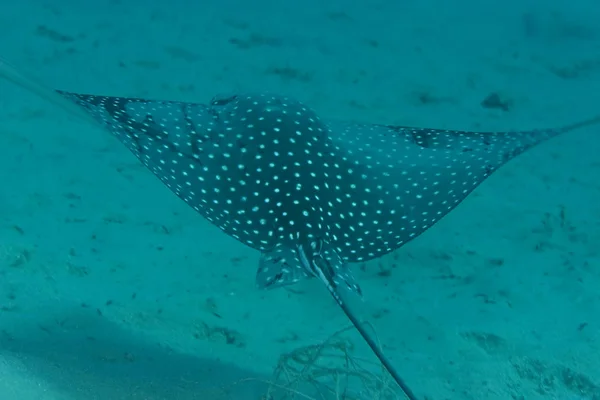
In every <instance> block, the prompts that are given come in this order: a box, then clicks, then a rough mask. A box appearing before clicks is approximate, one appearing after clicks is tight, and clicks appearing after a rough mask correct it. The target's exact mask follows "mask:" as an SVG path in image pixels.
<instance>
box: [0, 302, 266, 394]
mask: <svg viewBox="0 0 600 400" xmlns="http://www.w3.org/2000/svg"><path fill="white" fill-rule="evenodd" d="M32 319H33V318H32ZM57 321H59V322H58V323H57ZM60 321H64V322H62V323H61V322H60ZM4 322H7V321H6V320H5V321H4ZM12 322H14V321H11V325H12V326H9V325H7V324H5V323H2V325H1V327H0V353H2V354H7V355H11V356H13V357H17V358H18V359H20V360H21V361H22V362H23V363H24V365H25V366H26V367H27V368H28V369H29V371H30V372H31V374H33V375H35V376H37V377H38V378H39V379H43V380H44V381H46V382H48V383H49V384H50V385H52V386H53V387H55V388H56V390H57V392H59V393H63V394H64V395H65V397H68V398H69V399H78V400H79V399H82V400H96V399H98V400H142V399H143V400H166V399H169V400H191V399H194V400H230V399H231V400H233V399H235V400H238V399H239V400H256V399H259V398H260V397H261V395H263V394H264V393H265V389H266V385H265V384H264V383H261V381H264V380H266V379H268V377H265V376H257V375H256V373H255V372H253V371H247V370H243V369H240V368H238V367H236V366H234V365H228V364H225V363H222V362H220V361H218V360H211V359H205V358H201V357H195V356H192V355H188V354H183V353H180V352H177V351H174V350H172V349H169V348H168V347H165V346H161V345H158V344H156V343H151V342H149V341H145V340H144V339H143V338H142V337H140V336H137V335H136V334H135V333H131V332H127V331H126V330H124V329H122V328H121V327H119V326H118V325H116V324H114V323H111V322H110V321H108V320H107V319H106V318H103V317H100V316H98V315H96V314H95V313H93V312H91V310H82V311H79V310H77V311H76V312H74V313H70V314H68V313H67V314H65V313H63V314H62V315H54V316H52V318H49V320H48V321H42V322H41V323H40V322H38V321H36V322H31V323H30V322H28V321H21V322H20V323H18V324H16V325H14V324H12ZM44 322H48V323H47V324H45V323H44ZM248 378H254V379H257V380H251V381H247V382H244V383H240V384H237V385H236V384H235V383H236V382H239V381H241V380H244V379H248ZM0 395H1V394H0Z"/></svg>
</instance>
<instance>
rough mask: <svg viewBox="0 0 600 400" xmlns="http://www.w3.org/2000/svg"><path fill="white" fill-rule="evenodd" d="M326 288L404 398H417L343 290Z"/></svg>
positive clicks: (413, 399) (415, 399)
mask: <svg viewBox="0 0 600 400" xmlns="http://www.w3.org/2000/svg"><path fill="white" fill-rule="evenodd" d="M328 289H329V290H330V291H331V290H333V292H332V293H331V295H332V296H333V298H334V299H335V301H336V303H337V304H338V305H339V306H340V308H341V309H342V310H343V311H344V314H346V316H347V317H348V319H349V320H350V322H352V325H354V327H355V328H356V330H358V332H359V333H360V335H361V336H362V337H363V339H364V340H365V342H367V344H368V345H369V347H370V348H371V351H373V353H374V354H375V356H376V357H377V358H378V359H379V361H380V362H381V364H382V365H383V367H384V368H385V369H386V370H387V371H388V372H389V374H390V375H391V376H392V378H393V379H394V381H395V382H396V383H397V384H398V386H399V387H400V389H401V390H402V392H403V393H404V395H405V396H406V398H407V399H408V400H417V396H416V395H415V394H414V392H413V391H412V390H411V388H410V387H409V386H408V384H407V383H406V382H405V381H404V379H402V377H401V376H400V374H399V373H398V371H397V370H396V368H394V366H393V365H392V362H391V361H390V360H389V359H388V358H387V357H386V356H385V354H383V352H382V351H381V348H380V347H379V345H378V344H377V343H376V342H375V339H374V338H373V335H371V334H370V333H369V332H367V330H366V329H365V324H363V323H361V322H360V321H359V320H358V318H356V316H355V315H354V312H352V310H351V309H350V307H348V302H347V301H346V297H345V296H344V294H343V293H341V292H343V290H336V289H335V288H333V287H330V286H328Z"/></svg>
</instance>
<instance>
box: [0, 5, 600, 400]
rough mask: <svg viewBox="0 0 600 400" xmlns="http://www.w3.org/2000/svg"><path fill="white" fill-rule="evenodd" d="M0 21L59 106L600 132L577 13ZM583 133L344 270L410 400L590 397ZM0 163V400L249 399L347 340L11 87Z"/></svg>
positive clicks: (80, 131)
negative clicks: (296, 104) (250, 110)
mask: <svg viewBox="0 0 600 400" xmlns="http://www.w3.org/2000/svg"><path fill="white" fill-rule="evenodd" d="M5 3H6V4H5ZM5 3H3V4H2V5H0V35H1V36H0V37H1V38H2V40H0V55H1V56H2V57H4V58H6V59H7V60H10V61H11V62H12V63H14V64H15V65H18V66H19V67H22V68H23V69H24V70H26V71H27V72H29V73H30V74H31V75H33V76H35V77H36V78H38V79H39V80H40V81H41V82H43V83H44V84H45V85H48V86H50V87H54V88H60V89H64V90H70V91H74V92H83V93H96V94H105V95H113V96H130V97H145V98H153V99H168V100H179V101H190V102H200V103H206V102H208V101H209V100H210V99H211V97H212V96H213V95H215V94H218V93H232V92H238V91H244V92H253V91H261V92H262V91H266V92H273V93H282V94H286V95H291V96H294V97H297V98H299V99H301V100H302V101H305V102H306V103H308V104H310V105H311V106H312V107H313V108H314V109H315V110H316V111H317V112H318V113H319V114H321V115H323V116H327V117H328V118H329V117H330V118H342V119H351V120H357V121H362V122H371V123H385V124H396V125H408V126H424V127H437V128H448V129H450V128H453V129H467V130H486V131H487V130H503V129H509V130H511V129H519V130H521V129H530V128H537V127H552V126H561V125H564V124H568V123H572V122H575V121H579V120H581V119H585V118H588V117H591V116H594V115H597V114H598V113H599V112H600V109H599V107H598V93H600V56H599V54H600V53H599V49H600V28H599V27H598V25H597V22H596V21H598V20H600V8H598V7H597V6H596V5H595V3H594V2H592V1H583V0H580V1H577V2H567V1H554V2H551V3H549V2H546V3H544V5H543V6H540V5H539V3H538V2H533V1H532V2H527V3H524V2H515V4H511V3H506V2H505V3H502V4H497V5H491V4H483V3H482V2H467V1H462V2H453V3H450V2H442V1H441V0H437V1H421V2H392V1H379V2H360V3H352V4H348V3H347V2H328V3H326V4H325V5H323V4H321V3H319V2H315V3H314V4H312V3H309V2H302V3H300V2H289V1H288V2H281V1H279V2H275V1H265V0H263V1H258V2H241V1H222V2H210V3H208V2H196V3H192V2H189V1H187V2H186V1H183V0H174V1H171V2H164V3H163V2H152V3H148V2H127V1H121V2H119V1H98V2H94V3H93V4H92V3H91V2H79V1H62V2H54V3H45V2H38V1H23V2H20V3H16V2H14V3H10V4H8V2H5ZM594 7H596V8H594ZM486 99H487V101H486ZM498 100H499V101H498ZM598 129H600V128H593V127H592V128H586V129H582V130H581V131H576V132H571V133H568V134H566V135H564V136H562V137H559V138H556V139H553V140H552V141H550V142H548V143H544V144H542V145H540V146H539V147H537V148H536V149H534V150H532V151H530V152H528V153H527V154H525V155H523V156H520V157H518V158H516V159H515V160H514V161H511V162H510V163H509V164H507V165H506V166H505V167H503V168H502V169H500V171H498V172H497V173H495V174H494V176H492V177H491V178H490V179H489V180H488V181H486V182H485V183H484V184H483V185H482V186H481V187H480V188H478V189H477V190H476V191H475V193H473V194H472V195H471V196H470V197H469V198H468V199H467V200H466V201H465V202H464V203H463V204H462V205H461V206H460V207H458V208H457V209H456V210H454V211H453V212H452V213H451V214H450V215H448V216H447V217H446V218H444V219H443V220H442V221H441V222H440V223H438V224H436V225H435V226H434V227H433V228H431V229H430V230H429V231H427V232H426V233H425V234H424V235H422V236H421V237H419V238H418V239H416V240H415V241H413V242H411V243H409V244H408V245H406V246H405V247H402V248H401V249H399V250H398V251H396V252H395V253H393V254H391V255H389V256H386V257H384V258H381V259H378V260H375V261H372V262H369V263H367V264H365V265H354V266H352V269H353V271H354V275H355V276H356V279H357V280H358V281H359V282H360V283H361V286H362V289H363V292H364V303H363V304H361V309H362V311H363V312H364V315H365V316H366V317H367V318H368V319H369V320H370V321H371V322H372V323H374V324H375V325H376V329H377V333H378V336H379V338H380V340H381V342H382V344H383V346H384V351H385V353H386V354H387V355H388V356H389V357H390V358H391V359H392V362H393V363H394V365H395V366H396V368H397V369H398V370H399V371H400V373H401V375H402V376H403V377H404V379H405V380H406V381H407V382H408V383H409V384H410V386H411V387H412V388H413V390H414V391H415V392H416V393H417V395H418V396H419V398H423V399H425V398H427V399H432V400H439V399H457V400H462V399H492V400H495V399H503V400H504V399H527V400H529V399H535V400H537V399H573V398H578V399H579V398H582V399H600V372H598V371H600V328H599V327H598V323H597V319H598V318H597V315H599V312H600V297H599V295H598V286H599V283H600V272H599V271H600V255H599V254H598V249H599V248H600V223H599V220H600V219H599V216H600V207H599V206H598V204H600V190H599V189H600V186H599V184H598V181H599V179H598V177H599V176H600V164H599V163H598V156H597V155H598V154H599V152H600V140H598V135H597V132H598ZM0 161H1V162H2V168H0V179H1V181H2V182H3V184H4V186H3V187H4V189H3V190H2V192H0V193H1V194H0V207H1V208H0V209H1V210H2V211H3V212H2V213H1V214H0V216H1V221H2V223H1V224H0V238H1V240H0V277H1V280H0V400H4V399H7V400H12V399H19V400H21V399H23V400H28V399H49V400H62V399H65V400H70V399H86V400H89V399H152V400H154V399H184V400H187V399H202V400H204V399H210V400H212V399H248V400H254V399H259V398H261V397H260V396H261V395H263V394H264V393H265V391H266V390H267V386H268V383H265V382H267V381H273V380H274V379H275V378H274V376H273V371H274V369H275V368H276V366H277V364H278V362H279V357H280V355H282V354H287V353H289V352H290V351H293V350H294V349H298V348H301V347H302V346H307V345H312V344H317V343H320V342H322V341H324V340H326V339H327V338H328V337H329V336H330V335H332V334H334V333H335V332H336V331H338V330H340V329H342V328H344V327H346V326H347V325H348V321H347V319H346V317H345V316H344V315H343V313H342V312H341V311H340V310H339V308H338V307H337V305H336V304H335V302H334V301H332V299H331V298H330V296H329V295H328V293H327V291H326V290H324V289H323V287H322V285H321V284H319V282H318V281H316V280H312V281H307V282H302V283H299V284H298V285H297V286H293V287H291V288H290V289H289V290H284V289H281V290H274V291H259V290H258V289H256V288H255V285H254V279H255V273H256V268H257V265H258V258H259V254H258V253H257V252H255V251H253V250H251V249H248V248H246V247H244V246H243V245H242V244H239V243H238V242H236V241H235V240H234V239H232V238H230V237H228V236H226V235H224V234H223V233H222V232H220V231H219V230H218V229H217V228H216V227H214V226H212V225H211V224H210V223H208V222H207V221H205V220H204V219H202V218H201V217H200V216H199V215H198V214H197V213H195V212H194V211H193V210H192V209H191V208H189V207H187V206H186V205H185V204H184V203H183V202H181V201H180V200H179V199H178V198H177V197H176V196H174V195H173V194H172V193H171V192H169V190H168V189H166V188H165V187H164V186H163V185H162V184H161V183H160V182H159V181H158V180H157V179H156V178H154V177H153V176H152V175H151V174H150V172H148V171H147V170H145V169H144V168H143V167H142V166H141V164H139V163H138V161H137V160H136V159H135V158H134V157H133V156H132V155H131V154H130V153H128V152H127V150H126V149H125V148H124V147H123V146H122V145H121V144H120V143H119V142H118V141H116V140H115V139H114V138H113V137H111V136H110V135H109V134H107V133H106V132H104V131H102V130H100V129H97V128H94V127H91V126H89V125H86V124H85V123H80V122H79V121H77V120H75V119H74V118H72V117H70V116H69V115H68V114H66V113H64V112H63V111H62V110H60V109H59V108H56V107H54V106H53V105H51V104H48V103H47V102H44V101H43V100H39V99H38V98H37V97H35V96H34V95H32V94H29V93H27V92H26V91H24V90H22V89H19V88H17V87H15V86H13V85H10V84H9V83H7V82H0ZM346 337H347V338H348V340H350V341H352V343H353V344H354V345H355V346H356V350H355V353H354V354H355V356H356V357H363V358H366V359H368V360H370V361H374V358H373V356H372V355H371V354H370V353H369V352H368V351H367V349H366V348H365V346H364V344H363V343H362V340H361V339H360V337H359V336H358V335H356V334H354V333H352V332H350V333H348V334H347V336H346ZM365 365H366V364H365ZM300 390H302V391H305V393H306V394H307V395H308V396H312V397H314V398H317V399H320V397H318V394H316V393H315V390H312V391H311V390H310V389H309V388H308V387H304V386H302V387H301V388H300ZM273 398H274V399H277V400H279V399H283V398H285V397H284V396H283V393H276V394H274V396H273ZM297 398H299V397H297ZM363 398H365V399H369V398H371V397H368V395H363Z"/></svg>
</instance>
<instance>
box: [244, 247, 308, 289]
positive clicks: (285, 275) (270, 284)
mask: <svg viewBox="0 0 600 400" xmlns="http://www.w3.org/2000/svg"><path fill="white" fill-rule="evenodd" d="M308 278H310V275H309V274H308V273H307V272H306V270H305V269H304V268H303V267H302V264H301V263H300V260H299V259H298V256H297V254H296V252H295V251H294V250H293V249H292V248H290V247H288V246H285V245H278V246H276V247H275V248H273V249H272V250H269V251H265V252H263V253H262V254H261V256H260V261H259V265H258V271H257V272H256V285H257V286H258V287H259V288H260V289H273V288H277V287H283V286H288V285H292V284H294V283H296V282H299V281H301V280H304V279H308Z"/></svg>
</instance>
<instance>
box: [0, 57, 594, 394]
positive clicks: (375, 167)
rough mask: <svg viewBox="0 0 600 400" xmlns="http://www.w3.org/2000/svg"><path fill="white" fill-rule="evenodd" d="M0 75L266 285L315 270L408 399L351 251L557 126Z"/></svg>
mask: <svg viewBox="0 0 600 400" xmlns="http://www.w3.org/2000/svg"><path fill="white" fill-rule="evenodd" d="M0 75H2V76H3V77H5V78H8V79H9V80H11V81H13V82H15V83H17V84H19V85H20V86H23V87H25V88H27V89H29V90H31V91H33V92H34V93H37V94H39V95H41V96H42V97H44V98H46V99H48V100H50V101H52V102H54V103H57V104H59V105H61V106H62V107H64V108H66V109H67V110H69V111H71V112H72V113H75V114H77V115H79V116H80V117H82V118H84V119H87V120H88V121H91V122H93V123H94V124H96V125H100V126H101V127H103V128H105V129H107V130H109V131H110V132H111V133H112V134H113V135H115V136H116V137H117V138H118V139H119V140H120V141H121V142H122V143H123V144H124V145H125V146H126V147H127V148H128V149H129V150H130V151H131V152H132V153H133V154H134V155H135V156H136V157H137V158H138V159H139V160H140V161H141V162H142V163H143V164H144V165H145V166H146V167H147V168H148V169H149V170H150V171H152V173H154V175H156V176H157V177H158V178H159V179H160V180H161V181H162V182H163V183H164V184H165V185H166V186H167V187H168V188H169V189H171V191H173V192H174V193H175V194H176V195H177V196H178V197H180V198H181V199H182V200H183V201H185V202H186V203H187V204H188V205H189V206H191V207H192V208H194V209H195V210H196V211H197V212H199V213H200V214H201V215H202V216H204V217H205V218H206V219H207V220H209V221H210V222H211V223H213V224H214V225H216V226H217V227H219V228H220V229H221V230H222V231H224V232H225V233H226V234H228V235H230V236H232V237H234V238H235V239H237V240H238V241H240V242H242V243H243V244H245V245H247V246H250V247H251V248H253V249H256V250H258V251H260V252H261V257H260V261H259V267H258V272H257V277H256V281H257V284H258V286H259V287H261V288H274V287H281V286H286V285H290V284H293V283H295V282H298V281H300V280H303V279H308V278H312V277H317V278H319V279H320V280H321V281H322V282H323V284H324V285H325V286H326V288H327V289H328V291H329V292H330V294H331V295H332V296H333V298H334V299H335V301H336V302H337V304H338V305H339V306H340V307H341V308H342V309H343V311H344V312H345V313H346V315H347V316H348V318H349V319H350V320H351V321H352V323H353V324H354V325H355V326H356V328H357V330H358V331H359V332H360V333H361V335H362V336H363V337H364V339H365V340H366V342H367V343H368V345H369V346H370V347H371V349H372V350H373V352H374V353H375V354H376V356H377V357H378V358H379V359H380V360H381V362H382V364H383V365H384V367H385V368H386V369H387V370H388V371H389V372H390V374H391V375H392V377H393V378H394V380H395V381H396V382H397V383H398V385H399V386H400V388H401V389H402V391H403V392H404V394H405V395H406V397H407V398H409V399H410V400H416V398H417V397H416V396H415V395H414V393H413V392H412V390H411V389H410V388H409V387H408V385H407V384H406V383H405V382H404V380H403V379H402V378H401V377H400V375H399V374H398V372H397V371H396V369H395V368H394V367H393V366H392V364H391V362H390V361H389V360H388V359H387V357H385V355H384V354H383V353H382V352H381V350H380V348H379V347H378V346H377V344H376V343H375V341H374V340H373V338H372V337H371V335H369V333H368V332H367V331H366V330H365V328H364V327H363V325H362V324H361V323H360V321H359V320H358V319H357V318H356V317H355V315H354V313H353V312H352V311H351V310H350V309H349V307H348V305H347V299H348V297H346V296H348V294H352V293H354V294H358V295H359V296H360V295H362V291H361V289H360V286H359V285H358V283H357V282H356V281H355V280H354V278H353V277H352V275H351V273H350V270H349V268H348V263H351V262H358V261H368V260H372V259H375V258H378V257H381V256H383V255H385V254H387V253H390V252H392V251H394V250H396V249H398V248H399V247H401V246H403V245H404V244H406V243H407V242H409V241H410V240H412V239H414V238H416V237H417V236H419V235H420V234H421V233H423V232H424V231H426V230H427V229H429V228H430V227H431V226H433V225H434V224H435V223H436V222H437V221H439V220H440V219H441V218H442V217H444V216H445V215H446V214H448V213H449V212H450V211H452V210H453V209H454V208H455V207H456V206H457V205H458V204H459V203H460V202H462V201H463V200H464V199H465V198H466V197H467V196H468V195H469V194H470V193H471V192H472V191H473V190H474V189H475V188H476V187H477V186H478V185H479V184H481V183H482V182H483V181H484V180H485V179H486V178H487V177H489V176H490V175H491V174H492V173H493V172H494V171H496V170H497V169H498V168H499V167H501V166H502V165H504V164H505V163H506V162H507V161H509V160H511V159H512V158H514V157H516V156H517V155H519V154H521V153H523V152H524V151H526V150H528V149H530V148H532V147H533V146H535V145H537V144H540V143H542V142H544V141H546V140H548V139H550V138H552V137H555V136H557V135H560V134H562V133H566V132H569V131H572V130H574V129H577V128H581V127H584V126H588V125H591V124H594V123H598V122H600V117H596V118H593V119H589V120H586V121H583V122H579V123H576V124H572V125H568V126H565V127H562V128H558V129H543V130H530V131H521V132H467V131H456V130H445V129H430V128H414V127H404V126H391V125H380V124H359V123H355V122H340V121H331V120H326V119H322V118H321V117H320V116H319V115H318V114H317V113H316V112H315V111H313V110H312V109H311V108H309V107H308V106H307V105H305V104H303V103H302V102H300V101H297V100H294V99H292V98H289V97H285V96H278V95H271V94H244V95H242V94H236V95H231V96H220V97H215V98H213V99H212V101H211V102H210V103H209V104H200V103H186V102H177V101H158V100H148V99H142V98H127V97H114V96H98V95H90V94H81V93H72V92H65V91H60V90H53V89H48V88H46V87H44V86H42V85H40V84H38V83H36V82H35V81H34V80H32V79H31V78H29V77H27V76H25V75H23V74H22V73H20V72H19V71H17V70H16V69H15V68H14V67H12V66H10V65H9V64H7V63H6V62H3V61H2V60H0Z"/></svg>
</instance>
